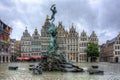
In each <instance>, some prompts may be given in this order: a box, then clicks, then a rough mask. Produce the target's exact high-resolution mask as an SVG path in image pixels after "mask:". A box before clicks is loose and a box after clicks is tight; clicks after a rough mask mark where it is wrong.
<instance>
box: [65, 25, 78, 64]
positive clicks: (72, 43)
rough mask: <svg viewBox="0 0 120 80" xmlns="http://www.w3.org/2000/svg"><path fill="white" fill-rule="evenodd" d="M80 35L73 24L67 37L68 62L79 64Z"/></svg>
mask: <svg viewBox="0 0 120 80" xmlns="http://www.w3.org/2000/svg"><path fill="white" fill-rule="evenodd" d="M78 36H79V35H78V33H77V32H76V29H75V28H74V26H73V24H72V27H71V28H70V31H69V32H68V35H67V48H66V49H67V50H66V51H67V56H68V60H70V61H72V62H78V38H79V37H78Z"/></svg>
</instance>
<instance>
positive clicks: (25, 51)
mask: <svg viewBox="0 0 120 80" xmlns="http://www.w3.org/2000/svg"><path fill="white" fill-rule="evenodd" d="M31 40H32V39H31V35H30V34H29V33H28V30H27V27H26V30H25V32H23V35H22V37H21V56H31V55H32V54H31Z"/></svg>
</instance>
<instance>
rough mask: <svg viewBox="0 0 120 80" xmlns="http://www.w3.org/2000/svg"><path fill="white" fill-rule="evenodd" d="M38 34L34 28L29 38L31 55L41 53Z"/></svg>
mask: <svg viewBox="0 0 120 80" xmlns="http://www.w3.org/2000/svg"><path fill="white" fill-rule="evenodd" d="M40 40H41V39H40V35H39V33H38V31H37V29H35V31H34V33H33V35H32V40H31V56H36V55H41V41H40Z"/></svg>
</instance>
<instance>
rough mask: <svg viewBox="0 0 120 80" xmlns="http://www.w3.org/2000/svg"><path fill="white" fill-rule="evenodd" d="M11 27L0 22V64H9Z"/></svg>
mask: <svg viewBox="0 0 120 80" xmlns="http://www.w3.org/2000/svg"><path fill="white" fill-rule="evenodd" d="M11 29H12V28H11V27H9V26H8V25H6V24H5V23H4V22H3V21H1V20H0V63H4V62H10V56H11V55H10V37H9V36H10V32H11Z"/></svg>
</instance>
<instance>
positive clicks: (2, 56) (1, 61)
mask: <svg viewBox="0 0 120 80" xmlns="http://www.w3.org/2000/svg"><path fill="white" fill-rule="evenodd" d="M1 63H3V56H2V55H1Z"/></svg>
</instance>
